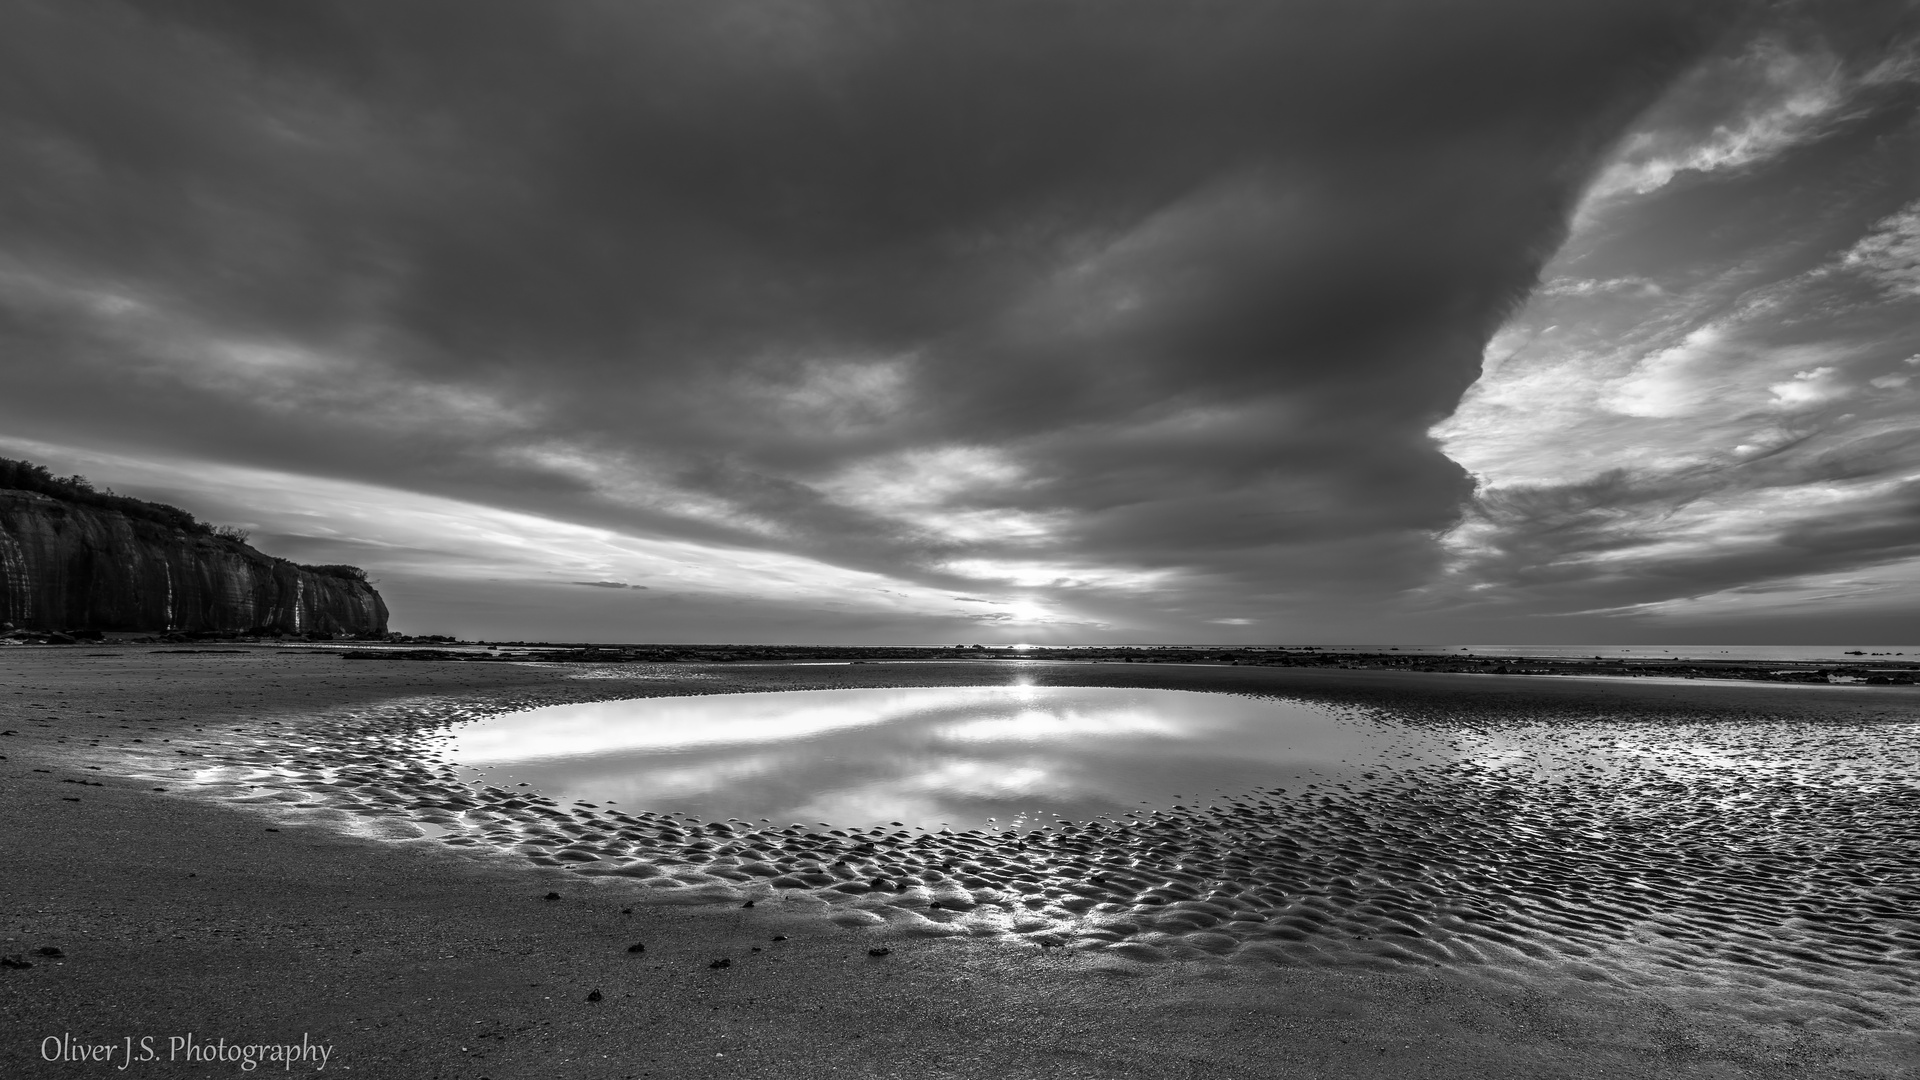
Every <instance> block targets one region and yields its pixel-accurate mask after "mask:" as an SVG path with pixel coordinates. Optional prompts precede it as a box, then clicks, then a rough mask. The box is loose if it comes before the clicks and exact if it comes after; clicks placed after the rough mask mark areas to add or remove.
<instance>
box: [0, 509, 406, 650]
mask: <svg viewBox="0 0 1920 1080" xmlns="http://www.w3.org/2000/svg"><path fill="white" fill-rule="evenodd" d="M0 622H10V623H12V624H14V626H16V627H19V628H21V629H28V630H134V631H168V630H180V631H193V630H242V631H244V630H255V629H275V630H280V631H282V632H284V633H289V634H308V633H327V634H369V633H378V634H384V633H385V632H386V629H387V605H386V604H385V603H383V602H382V601H381V599H380V594H379V593H377V592H375V591H374V590H373V586H371V585H369V584H367V583H366V582H365V581H362V580H360V579H358V578H356V577H352V576H345V575H335V574H331V573H315V572H314V571H311V570H306V569H302V568H301V567H299V566H296V565H294V564H293V563H290V562H287V561H286V560H284V559H275V558H271V557H269V556H267V555H262V554H261V553H260V552H258V551H255V550H254V549H253V548H251V547H249V546H248V545H246V544H244V543H241V542H239V541H237V540H229V539H223V538H220V537H216V536H206V535H195V534H192V533H188V532H184V531H182V530H180V529H176V528H170V527H168V526H166V525H164V524H161V523H158V522H153V521H144V520H139V519H136V518H130V517H128V516H127V515H125V514H122V513H120V512H118V511H116V510H107V509H101V508H96V507H89V506H81V505H76V504H74V503H69V502H65V501H63V500H60V499H56V498H53V497H51V496H48V495H42V494H40V493H38V492H32V491H17V490H7V489H0Z"/></svg>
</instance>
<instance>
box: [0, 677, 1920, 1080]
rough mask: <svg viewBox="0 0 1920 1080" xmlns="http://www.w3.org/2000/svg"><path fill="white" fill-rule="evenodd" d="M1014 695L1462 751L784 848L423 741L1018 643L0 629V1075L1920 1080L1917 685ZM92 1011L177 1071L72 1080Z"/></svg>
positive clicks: (801, 837) (1312, 684)
mask: <svg viewBox="0 0 1920 1080" xmlns="http://www.w3.org/2000/svg"><path fill="white" fill-rule="evenodd" d="M1019 674H1020V675H1022V676H1024V677H1026V678H1027V679H1029V680H1030V681H1033V682H1036V683H1050V684H1058V685H1128V686H1148V687H1163V688H1173V689H1207V690H1216V691H1224V692H1237V693H1259V694H1275V695H1283V696H1288V697H1293V698H1299V699H1305V700H1310V701H1324V702H1329V703H1338V704H1342V705H1347V706H1352V707H1357V708H1359V709H1361V710H1363V711H1364V710H1377V711H1379V714H1380V716H1381V717H1383V719H1381V720H1380V721H1379V722H1391V723H1398V724H1417V725H1425V726H1428V727H1430V728H1432V729H1433V730H1434V731H1436V732H1439V733H1441V734H1442V735H1444V737H1447V738H1451V739H1455V740H1457V741H1458V742H1459V744H1460V745H1461V747H1462V748H1463V754H1462V764H1461V766H1460V767H1457V768H1451V769H1445V770H1438V771H1433V770H1428V771H1419V770H1413V771H1409V772H1407V773H1406V774H1405V775H1396V776H1392V777H1386V778H1383V779H1381V780H1380V782H1379V783H1378V784H1375V785H1372V786H1368V787H1365V788H1364V789H1362V788H1351V789H1343V788H1341V787H1339V786H1337V785H1329V786H1327V787H1326V788H1324V789H1320V790H1302V791H1290V792H1244V793H1234V796H1235V797H1232V798H1229V797H1227V796H1226V795H1225V794H1223V795H1222V796H1221V797H1220V798H1219V799H1217V800H1214V801H1213V802H1212V804H1211V805H1198V804H1196V805H1191V806H1183V808H1182V809H1179V810H1174V809H1172V808H1167V809H1165V810H1164V811H1163V812H1162V813H1160V814H1158V815H1149V816H1147V817H1145V818H1139V819H1132V820H1125V819H1107V820H1103V821H1092V822H1078V823H1073V824H1071V825H1068V826H1065V827H1061V828H1055V829H1049V830H1045V831H1042V832H1037V833H1030V834H1027V835H1025V836H1024V837H1012V836H986V835H981V834H970V835H960V836H947V837H941V836H938V835H935V836H932V837H929V836H927V835H925V834H923V833H918V832H913V831H911V830H892V831H888V830H882V831H880V832H878V833H854V832H852V831H851V830H833V829H827V828H813V829H801V830H793V829H789V828H788V827H787V826H785V825H784V824H776V825H771V826H766V827H763V826H760V825H758V824H757V823H753V824H749V823H745V822H732V823H728V822H697V821H689V820H685V819H668V818H665V817H663V816H657V815H646V814H643V813H635V814H627V813H625V812H623V811H618V810H613V809H611V808H607V807H583V806H559V805H556V804H551V803H548V802H545V801H544V800H542V799H540V798H538V797H529V796H528V795H526V793H524V792H514V791H498V790H493V791H489V790H486V789H479V790H476V789H473V788H465V787H461V786H459V785H457V784H455V783H454V782H453V779H452V775H453V773H452V770H451V769H450V768H449V767H447V766H444V765H442V764H440V763H438V762H437V761H436V760H435V758H434V756H433V752H434V747H435V745H436V743H437V742H438V741H439V739H440V737H441V735H442V733H443V732H444V731H445V729H446V725H447V724H448V723H450V722H457V721H458V720H460V719H462V718H468V717H473V716H479V715H486V714H488V713H492V712H496V711H501V710H508V709H516V708H524V707H528V706H530V705H538V704H555V703H561V702H568V701H583V700H594V699H603V698H609V697H627V696H646V695H653V694H660V693H724V692H739V691H763V690H780V689H805V688H816V689H825V688H835V687H852V686H885V685H903V686H926V685H958V684H969V683H979V682H1001V681H1005V680H1006V679H1008V678H1009V671H1008V665H1006V664H1004V663H999V664H981V665H965V664H951V665H930V664H898V665H894V664H868V665H858V666H848V667H792V666H780V665H769V666H764V667H762V666H748V665H700V666H691V665H671V664H663V665H627V666H622V667H620V668H610V669H606V670H599V671H596V670H592V669H582V668H580V667H578V666H568V667H559V666H535V665H525V666H522V665H495V664H490V665H471V664H445V665H442V664H433V663H419V662H401V661H395V662H380V661H344V660H341V659H339V658H337V657H334V656H331V655H325V654H319V653H314V652H301V651H294V650H234V651H231V652H229V651H224V650H223V651H218V652H202V651H176V650H168V651H148V650H146V649H133V648H128V647H120V648H115V649H105V650H102V649H94V650H86V649H84V648H82V649H75V648H48V649H33V648H18V649H10V650H7V651H5V652H0V731H11V732H14V734H12V735H7V736H3V737H0V754H4V755H5V758H6V760H4V761H0V778H4V779H5V783H4V784H0V807H4V814H5V817H4V820H5V821H7V822H8V824H9V826H10V827H9V828H8V829H7V830H4V835H0V845H4V848H5V850H4V858H5V860H6V863H5V865H6V866H7V868H8V872H7V873H6V874H5V875H4V876H0V912H4V919H5V921H4V923H3V924H0V955H18V956H19V957H20V958H21V962H24V963H31V964H32V965H33V966H32V967H30V968H7V969H5V970H0V1018H4V1019H5V1021H6V1024H5V1026H4V1029H5V1032H6V1035H5V1038H4V1040H3V1041H0V1074H5V1075H9V1076H14V1075H18V1076H35V1075H47V1076H68V1075H71V1076H79V1075H104V1074H106V1073H108V1072H114V1073H116V1074H118V1075H186V1076H198V1075H218V1074H226V1073H231V1072H237V1071H238V1067H237V1066H236V1065H233V1064H224V1065H219V1064H215V1065H188V1064H184V1063H182V1062H178V1061H176V1062H174V1063H173V1064H172V1065H169V1064H168V1063H167V1061H166V1060H165V1059H166V1057H167V1056H168V1053H169V1049H170V1047H169V1043H168V1039H169V1038H171V1037H179V1036H184V1035H186V1034H188V1033H192V1034H193V1035H194V1036H195V1037H196V1038H197V1039H198V1040H199V1041H200V1042H202V1043H203V1044H204V1043H211V1042H213V1041H214V1040H217V1039H225V1040H226V1041H227V1042H229V1043H233V1042H241V1043H285V1042H289V1041H290V1042H293V1043H299V1042H300V1041H301V1038H302V1036H303V1035H304V1036H306V1037H307V1038H308V1039H309V1040H310V1041H311V1042H313V1043H321V1044H326V1045H329V1046H331V1048H332V1056H331V1058H330V1059H329V1062H328V1068H327V1071H329V1072H351V1073H353V1074H355V1075H362V1076H383V1077H384V1076H407V1077H413V1076H419V1077H428V1076H447V1077H480V1076H491V1077H494V1078H496V1080H503V1078H507V1077H521V1076H581V1077H602V1076H605V1077H626V1076H635V1077H638V1076H655V1077H669V1076H706V1075H712V1076H721V1075H728V1076H740V1075H747V1076H757V1075H769V1076H771V1075H776V1074H802V1073H804V1074H827V1075H840V1076H907V1077H917V1076H961V1077H965V1076H989V1075H991V1076H1090V1077H1109V1076H1139V1077H1163V1076H1164V1077H1177V1076H1223V1077H1239V1076H1451V1075H1458V1076H1514V1077H1522V1076H1594V1077H1601V1076H1609V1077H1615V1076H1681V1077H1692V1076H1700V1077H1720V1076H1781V1077H1790V1076H1791V1077H1801V1076H1903V1075H1911V1074H1912V1073H1913V1070H1914V1069H1915V1068H1916V1066H1920V1039H1916V1036H1915V1034H1914V1032H1915V1031H1916V1024H1917V1022H1920V1007H1917V1006H1920V984H1917V983H1916V978H1917V976H1916V974H1915V973H1916V972H1920V872H1916V870H1915V869H1914V868H1915V867H1916V866H1920V825H1916V822H1917V821H1920V803H1916V798H1917V797H1920V779H1917V778H1916V777H1915V775H1914V768H1915V766H1914V764H1913V763H1914V761H1915V760H1916V757H1920V745H1917V740H1916V731H1920V725H1917V724H1916V718H1917V717H1920V693H1916V692H1915V691H1912V690H1908V689H1902V688H1882V687H1872V688H1868V687H1833V688H1795V687H1778V686H1751V687H1746V686H1734V685H1727V684H1719V685H1649V684H1644V683H1642V684H1634V683H1621V684H1608V683H1604V682H1602V681H1601V680H1578V681H1575V680H1564V681H1545V680H1540V679H1526V678H1520V677H1515V678H1500V677H1487V676H1459V675H1418V674H1411V673H1404V672H1379V673H1375V672H1352V671H1338V670H1314V669H1281V670H1260V669H1253V670H1248V669H1240V668H1212V669H1207V668H1197V667H1192V668H1190V667H1182V668H1177V669H1167V668H1148V667H1144V666H1140V665H1079V664H1032V665H1029V664H1021V665H1020V670H1019ZM583 675H584V676H588V677H581V676H583ZM594 676H599V677H594ZM42 770H44V771H42ZM156 788H164V789H165V790H155V789H156ZM549 894H556V895H557V896H558V899H552V900H549V899H546V897H547V896H548V895H549ZM748 900H752V901H753V905H754V906H753V907H751V908H747V907H743V906H742V905H743V904H745V903H746V902H747V901H748ZM776 938H778V939H780V940H776ZM634 944H643V945H644V946H645V948H644V950H643V951H639V952H630V951H629V948H630V946H632V945H634ZM42 948H57V949H59V950H60V952H61V953H62V954H63V955H61V956H58V957H52V956H45V955H41V954H39V953H38V952H36V950H39V949H42ZM874 950H886V951H885V952H884V954H882V955H872V952H873V951H874ZM721 960H725V961H726V964H725V965H723V966H718V967H716V966H714V964H715V963H716V962H717V961H721ZM594 991H598V992H599V999H598V1000H588V999H589V996H590V995H591V994H592V993H593V992H594ZM63 1034H71V1035H72V1036H73V1037H74V1039H75V1041H77V1042H80V1043H91V1044H95V1045H105V1044H109V1043H112V1044H121V1043H122V1040H124V1039H125V1038H127V1037H129V1036H131V1037H132V1038H133V1040H134V1044H135V1049H136V1051H137V1050H138V1048H139V1040H140V1038H141V1037H142V1036H152V1037H153V1038H154V1046H155V1048H156V1052H157V1055H158V1056H159V1058H160V1059H161V1060H159V1061H154V1062H135V1063H134V1064H133V1065H132V1066H131V1067H130V1068H128V1069H127V1070H125V1072H119V1070H118V1069H117V1066H118V1065H119V1064H121V1062H120V1061H119V1060H118V1059H113V1060H111V1061H110V1062H108V1063H101V1062H86V1063H74V1062H67V1063H59V1062H47V1061H44V1060H43V1059H42V1058H43V1054H42V1051H43V1044H42V1040H43V1039H44V1038H46V1037H48V1036H55V1037H57V1036H61V1035H63ZM49 1045H50V1044H49ZM721 1055H724V1056H721ZM276 1067H277V1066H276ZM312 1067H313V1066H312V1065H311V1064H302V1065H296V1066H294V1069H296V1070H300V1069H307V1070H311V1069H312Z"/></svg>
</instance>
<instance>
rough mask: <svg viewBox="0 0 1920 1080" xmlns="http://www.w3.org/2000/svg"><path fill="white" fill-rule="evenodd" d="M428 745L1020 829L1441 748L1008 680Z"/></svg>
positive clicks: (641, 715) (497, 779) (642, 784)
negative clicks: (1001, 683)
mask: <svg viewBox="0 0 1920 1080" xmlns="http://www.w3.org/2000/svg"><path fill="white" fill-rule="evenodd" d="M443 749H444V751H445V754H446V757H447V758H448V759H449V760H451V761H453V762H456V763H458V764H459V765H461V766H463V767H465V769H466V770H467V771H466V776H465V778H466V779H468V780H484V781H485V782H486V783H489V784H493V785H495V786H498V787H516V786H517V785H520V784H525V785H527V786H528V787H531V788H533V789H535V790H537V791H539V792H541V793H543V794H545V795H547V796H550V797H552V798H556V799H562V800H587V801H591V802H596V803H611V804H615V805H618V806H619V807H621V808H623V809H628V810H649V811H655V812H661V813H683V814H692V815H695V816H699V817H719V818H725V817H734V816H737V817H740V818H745V819H750V820H751V819H757V818H767V819H771V820H776V821H782V822H786V821H792V822H809V823H813V822H818V823H822V824H827V823H830V824H833V825H836V826H845V827H863V826H871V825H880V824H888V823H895V824H899V823H904V824H907V825H911V826H915V827H919V828H926V829H937V828H939V827H941V826H943V825H944V826H949V827H951V828H954V829H969V828H992V827H998V828H1002V829H1007V828H1012V829H1022V828H1027V827H1031V826H1036V825H1043V824H1048V823H1051V822H1053V821H1056V820H1067V821H1082V820H1087V819H1091V818H1096V817H1103V816H1111V815H1115V814H1120V813H1124V812H1126V811H1129V810H1137V809H1139V808H1141V807H1143V806H1145V807H1168V808H1171V807H1173V806H1176V805H1185V803H1186V802H1193V801H1196V800H1197V801H1202V802H1204V801H1206V800H1207V799H1208V798H1209V797H1210V796H1211V795H1213V794H1214V793H1216V792H1218V793H1225V794H1238V793H1241V792H1247V791H1253V790H1259V789H1271V788H1284V787H1286V786H1287V785H1289V784H1300V783H1303V782H1308V781H1316V782H1327V781H1339V782H1345V783H1349V784H1365V783H1367V782H1369V781H1371V780H1372V779H1373V778H1374V776H1376V775H1377V772H1376V770H1384V769H1389V768H1397V767H1404V766H1406V765H1407V764H1410V763H1421V762H1427V761H1433V760H1439V759H1445V758H1446V757H1447V756H1448V755H1449V752H1450V751H1449V749H1448V747H1447V746H1446V745H1445V744H1443V743H1441V742H1438V741H1436V740H1434V739H1432V738H1430V737H1428V736H1426V735H1424V734H1423V733H1420V732H1416V731H1412V730H1409V729H1405V728H1402V727H1399V726H1398V725H1390V724H1385V723H1382V722H1380V721H1378V720H1375V719H1372V718H1370V717H1368V716H1366V715H1365V714H1362V713H1359V712H1357V711H1342V710H1335V709H1331V708H1328V707H1325V706H1318V705H1309V704H1304V703H1298V702H1289V701H1282V700H1275V699H1271V698H1253V697H1242V696H1234V695H1228V694H1210V693H1197V692H1193V691H1183V690H1145V689H1121V688H1113V687H1065V686H1021V685H1013V686H965V687H922V688H890V689H859V690H808V691H786V692H780V693H760V694H720V695H711V696H703V697H665V698H644V699H640V700H630V701H605V702H592V703H588V704H578V705H556V706H550V707H547V708H540V709H532V710H529V711H526V712H518V713H510V714H507V715H503V716H496V717H492V718H489V719H486V720H481V721H478V722H476V723H472V724H468V725H465V726H463V727H461V728H459V729H458V730H457V731H456V732H455V734H454V737H453V739H452V740H451V741H450V742H449V743H448V744H447V745H446V746H445V747H444V748H443ZM1183 800H1184V802H1183Z"/></svg>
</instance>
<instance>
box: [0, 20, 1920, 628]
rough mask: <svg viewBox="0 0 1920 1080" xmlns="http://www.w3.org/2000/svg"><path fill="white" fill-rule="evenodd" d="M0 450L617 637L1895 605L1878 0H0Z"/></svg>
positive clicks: (1911, 248)
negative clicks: (288, 0) (286, 1)
mask: <svg viewBox="0 0 1920 1080" xmlns="http://www.w3.org/2000/svg"><path fill="white" fill-rule="evenodd" d="M0 19H4V21H5V24H6V25H5V30H6V32H5V33H3V34H0V455H4V456H9V457H16V458H26V459H29V460H33V461H37V462H39V463H42V464H45V465H46V466H48V467H49V468H50V469H52V470H53V471H55V472H56V473H60V474H63V475H64V474H70V473H77V474H81V475H85V476H87V477H89V478H90V479H91V480H92V481H93V482H94V483H95V484H96V485H99V486H103V487H110V488H112V489H114V490H116V491H118V492H120V493H122V494H128V495H135V496H138V497H143V498H152V499H159V500H161V501H165V502H169V503H173V504H175V505H178V506H181V507H183V508H186V509H188V510H190V511H192V512H194V513H195V514H196V515H198V516H199V517H201V518H202V519H204V520H209V521H214V522H216V523H222V524H234V525H239V526H241V527H244V528H247V529H250V530H251V531H252V534H253V542H254V544H255V546H257V547H259V548H261V549H262V550H264V551H267V552H269V553H271V554H276V555H282V556H285V557H288V558H292V559H295V560H297V561H301V562H309V563H352V564H355V565H359V566H362V567H365V568H366V569H367V570H368V571H369V572H370V574H371V576H372V577H373V578H374V580H375V581H377V582H378V584H379V588H380V590H381V592H382V595H383V596H384V597H385V598H386V600H387V602H388V604H389V606H390V607H391V608H392V610H393V625H394V628H395V629H398V630H402V631H406V632H411V633H457V634H460V635H462V636H467V637H477V638H483V639H546V640H573V641H635V642H640V641H652V642H820V643H852V642H872V643H973V642H983V643H995V642H1022V641H1025V642H1036V643H1068V642H1087V643H1094V642H1167V643H1200V642H1205V643H1220V644H1235V643H1244V644H1329V645H1333V644H1384V643H1405V644H1415V643H1449V642H1484V643H1518V644H1525V643H1541V644H1550V643H1573V642H1595V643H1620V644H1632V643H1638V642H1645V643H1687V642H1722V643H1752V644H1761V643H1816V642H1830V641H1844V642H1861V643H1865V642H1875V641H1884V642H1910V641H1920V618H1917V617H1916V615H1915V614H1914V613H1915V612H1920V603H1917V602H1920V5H1916V4H1915V3H1912V2H1894V0H1826V2H1821V3H1794V2H1787V0H1778V2H1760V0H1755V2H1749V3H1742V2H1735V0H1702V2H1689V0H1556V2H1555V3H1552V4H1541V3H1539V2H1538V0H1290V2H1274V0H1258V2H1236V0H1195V2H1191V3H1182V4H1172V3H1164V2H1154V3H1145V2H1128V0H1105V2H1097V3H1096V2H1093V0H1020V2H1012V0H970V2H969V3H966V4H902V3H884V2H860V0H837V2H825V0H751V2H734V0H701V2H699V3H634V2H612V0H608V2H595V0H575V2H570V3H567V4H552V5H546V4H524V3H512V4H508V3H493V2H486V0H478V2H476V0H461V2H453V0H435V2H423V0H395V2H389V3H381V4H346V3H315V4H304V5H262V4H258V3H251V2H243V0H234V2H231V3H218V2H212V0H206V2H175V0H147V2H142V3H138V4H132V3H126V4H122V3H108V2H100V0H47V2H36V0H14V2H12V3H10V4H8V5H7V10H6V13H5V14H4V15H3V16H0Z"/></svg>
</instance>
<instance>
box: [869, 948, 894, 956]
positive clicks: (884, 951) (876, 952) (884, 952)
mask: <svg viewBox="0 0 1920 1080" xmlns="http://www.w3.org/2000/svg"><path fill="white" fill-rule="evenodd" d="M892 953H893V950H892V949H889V948H886V947H885V946H882V947H881V948H878V949H868V950H867V955H868V956H889V955H891V954H892Z"/></svg>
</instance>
